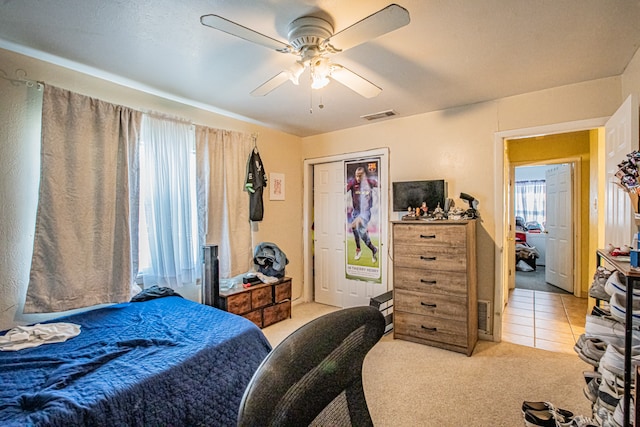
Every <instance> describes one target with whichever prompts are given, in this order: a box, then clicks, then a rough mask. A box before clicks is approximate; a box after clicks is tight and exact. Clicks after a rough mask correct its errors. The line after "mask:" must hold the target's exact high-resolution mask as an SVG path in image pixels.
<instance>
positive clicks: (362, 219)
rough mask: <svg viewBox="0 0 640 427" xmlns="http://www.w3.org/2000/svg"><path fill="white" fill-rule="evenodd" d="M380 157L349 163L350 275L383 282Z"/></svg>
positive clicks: (348, 265) (346, 195)
mask: <svg viewBox="0 0 640 427" xmlns="http://www.w3.org/2000/svg"><path fill="white" fill-rule="evenodd" d="M379 172H380V158H379V157H376V158H371V159H367V160H359V161H355V162H345V182H346V191H345V205H346V214H347V221H346V237H347V238H346V239H345V245H346V247H345V253H346V258H347V259H346V266H347V267H346V270H347V271H346V275H347V278H348V279H355V280H364V281H367V282H375V283H381V282H382V274H381V271H380V261H379V255H380V254H379V250H380V188H379V187H378V176H379Z"/></svg>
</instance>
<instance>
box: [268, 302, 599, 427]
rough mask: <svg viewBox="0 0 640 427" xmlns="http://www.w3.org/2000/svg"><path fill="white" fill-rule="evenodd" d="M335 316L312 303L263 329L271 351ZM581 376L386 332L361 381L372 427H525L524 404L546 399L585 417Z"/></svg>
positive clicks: (483, 348) (514, 348) (566, 360)
mask: <svg viewBox="0 0 640 427" xmlns="http://www.w3.org/2000/svg"><path fill="white" fill-rule="evenodd" d="M334 310H336V308H335V307H328V306H325V305H322V304H316V303H306V304H298V305H294V307H293V309H292V318H291V319H287V320H285V321H283V322H280V323H277V324H275V325H272V326H269V327H268V328H265V329H264V332H265V335H266V336H267V338H268V339H269V341H270V342H271V343H272V345H274V346H275V345H277V344H278V343H279V342H280V341H282V339H284V338H285V337H286V336H287V335H288V334H289V333H291V332H293V331H294V330H295V329H297V328H298V327H300V326H302V325H303V324H305V323H306V322H308V321H309V320H312V319H313V318H315V317H318V316H321V315H323V314H326V313H329V312H331V311H334ZM319 338H320V337H319ZM585 370H592V367H591V365H588V364H586V363H585V362H583V361H581V360H580V359H579V358H578V356H577V355H570V354H562V353H553V352H550V351H546V350H540V349H535V348H530V347H524V346H519V345H516V344H511V343H506V342H502V343H494V342H489V341H479V342H478V344H477V346H476V349H475V351H474V353H473V355H472V356H471V357H467V356H465V355H463V354H458V353H455V352H451V351H447V350H442V349H438V348H435V347H429V346H426V345H422V344H416V343H412V342H407V341H402V340H396V339H394V338H393V333H390V334H387V335H385V336H384V337H382V339H381V340H380V342H379V343H378V344H376V346H375V347H374V348H373V349H372V350H371V351H370V352H369V354H368V355H367V358H366V359H365V365H364V380H363V381H364V389H365V394H366V398H367V402H368V405H369V410H370V412H371V417H372V419H373V422H374V425H375V426H377V427H378V426H379V427H384V426H425V427H431V426H433V427H442V426H469V427H471V426H478V427H500V426H504V427H515V426H522V425H524V423H523V420H522V413H521V411H520V408H521V406H522V401H523V400H531V401H550V402H552V403H554V404H555V405H556V406H558V407H561V408H565V409H569V410H571V411H573V412H574V413H575V414H578V415H585V416H591V405H590V403H591V402H589V400H587V398H586V397H585V396H584V395H583V393H582V388H583V387H584V385H585V382H584V377H583V375H582V372H583V371H585Z"/></svg>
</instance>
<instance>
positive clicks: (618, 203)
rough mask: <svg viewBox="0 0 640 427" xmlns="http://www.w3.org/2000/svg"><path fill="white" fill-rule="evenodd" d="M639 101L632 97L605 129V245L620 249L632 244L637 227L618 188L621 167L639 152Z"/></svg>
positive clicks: (630, 96) (628, 206)
mask: <svg viewBox="0 0 640 427" xmlns="http://www.w3.org/2000/svg"><path fill="white" fill-rule="evenodd" d="M638 127H639V123H638V98H637V96H636V95H633V94H632V95H629V97H628V98H627V99H626V101H625V102H624V103H623V104H622V105H621V106H620V108H618V111H616V112H615V113H614V115H613V116H611V118H610V119H609V120H608V121H607V123H606V125H605V152H606V160H605V169H606V181H605V193H604V204H605V215H604V242H605V244H609V243H610V244H612V245H613V246H617V247H620V246H622V245H628V244H630V243H631V236H632V235H633V233H634V231H635V229H636V227H635V225H634V222H633V210H632V208H631V203H630V201H629V197H628V196H627V194H626V193H625V192H624V191H623V190H622V189H621V188H620V187H618V185H617V184H616V182H617V181H618V179H617V178H616V177H615V173H616V172H617V171H618V164H619V163H620V162H622V161H623V160H624V159H625V157H626V155H627V154H628V153H630V152H632V151H633V150H637V149H638Z"/></svg>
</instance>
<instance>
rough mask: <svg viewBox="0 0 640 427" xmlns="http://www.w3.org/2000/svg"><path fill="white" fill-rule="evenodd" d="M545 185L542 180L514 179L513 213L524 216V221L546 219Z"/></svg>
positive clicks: (543, 220) (541, 221)
mask: <svg viewBox="0 0 640 427" xmlns="http://www.w3.org/2000/svg"><path fill="white" fill-rule="evenodd" d="M546 200H547V185H546V182H545V181H544V180H535V181H516V185H515V214H516V216H521V217H523V218H524V221H525V223H526V222H531V221H536V222H538V223H540V224H544V223H545V221H546V211H545V209H546Z"/></svg>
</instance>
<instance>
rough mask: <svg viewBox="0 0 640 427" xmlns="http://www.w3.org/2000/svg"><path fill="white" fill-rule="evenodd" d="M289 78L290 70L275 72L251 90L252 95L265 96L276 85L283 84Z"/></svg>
mask: <svg viewBox="0 0 640 427" xmlns="http://www.w3.org/2000/svg"><path fill="white" fill-rule="evenodd" d="M290 79H291V72H289V71H281V72H280V73H279V74H276V75H275V76H274V77H272V78H271V79H269V80H267V81H266V82H264V83H262V84H261V85H260V86H258V87H257V88H255V89H254V90H252V91H251V95H252V96H265V95H266V94H268V93H269V92H271V91H272V90H274V89H275V88H277V87H278V86H280V85H282V84H284V83H285V82H286V81H287V80H290Z"/></svg>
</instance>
